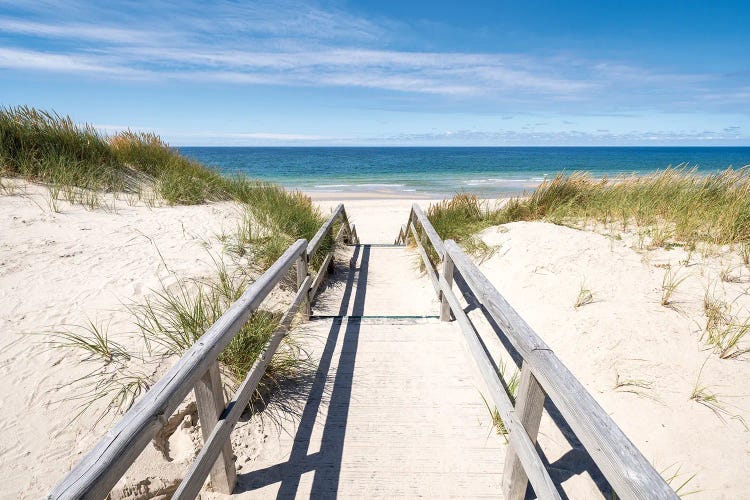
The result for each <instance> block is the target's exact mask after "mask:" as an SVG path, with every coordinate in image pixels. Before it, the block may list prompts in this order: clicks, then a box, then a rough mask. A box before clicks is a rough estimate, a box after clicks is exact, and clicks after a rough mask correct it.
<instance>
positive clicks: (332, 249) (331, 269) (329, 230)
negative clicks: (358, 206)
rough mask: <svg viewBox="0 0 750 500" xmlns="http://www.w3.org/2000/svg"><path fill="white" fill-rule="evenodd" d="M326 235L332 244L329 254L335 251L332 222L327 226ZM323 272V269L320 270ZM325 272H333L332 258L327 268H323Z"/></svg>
mask: <svg viewBox="0 0 750 500" xmlns="http://www.w3.org/2000/svg"><path fill="white" fill-rule="evenodd" d="M328 237H329V238H331V241H332V242H333V246H332V247H331V254H332V255H333V253H334V252H335V251H336V236H335V235H334V234H333V224H331V227H329V228H328ZM320 271H321V272H323V269H321V270H320ZM325 272H326V273H332V272H333V259H331V261H330V262H329V263H328V269H326V270H325Z"/></svg>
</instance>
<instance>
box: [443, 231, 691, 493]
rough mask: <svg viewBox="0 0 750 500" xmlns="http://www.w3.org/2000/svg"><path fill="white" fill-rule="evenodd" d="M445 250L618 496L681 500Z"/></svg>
mask: <svg viewBox="0 0 750 500" xmlns="http://www.w3.org/2000/svg"><path fill="white" fill-rule="evenodd" d="M445 249H446V252H447V253H448V254H449V255H450V256H451V258H452V259H453V262H454V264H455V266H456V269H457V270H458V271H459V272H460V273H461V276H463V278H464V280H465V281H466V283H467V284H468V285H469V288H470V289H471V291H472V293H473V294H474V295H475V296H476V298H477V299H478V300H479V301H480V302H481V303H482V304H483V305H484V306H485V308H486V309H487V311H488V312H489V314H490V315H491V316H492V318H493V319H494V321H496V322H497V324H498V325H499V326H500V328H501V329H502V333H503V334H505V336H507V338H508V340H509V341H510V342H511V343H512V344H513V346H514V347H515V349H516V350H517V351H518V352H519V354H520V355H521V356H522V357H523V359H524V363H525V364H528V366H529V369H530V370H531V372H532V373H533V374H534V377H535V378H536V379H537V381H538V382H539V383H540V384H541V386H542V388H543V389H544V391H545V392H546V393H547V396H549V398H550V399H551V400H552V401H553V402H554V404H555V406H556V407H557V409H558V410H559V411H560V413H561V414H562V416H563V417H564V418H565V421H566V422H567V423H568V425H569V426H570V428H571V429H572V430H573V431H574V432H575V434H576V436H577V437H578V439H579V440H580V441H581V443H582V444H583V446H584V447H585V448H586V450H587V451H588V452H589V454H590V455H591V458H592V459H593V461H594V462H595V463H596V465H597V466H598V467H599V469H600V470H601V472H602V474H603V475H604V477H606V478H607V481H609V483H610V485H611V486H612V488H613V489H614V491H615V492H616V493H617V495H618V496H619V497H620V498H622V499H630V498H638V499H640V498H643V499H647V498H672V499H676V498H678V497H677V494H676V493H675V492H674V491H673V490H672V488H670V487H669V485H668V484H667V483H666V481H665V480H664V479H663V478H662V477H661V475H660V474H659V473H658V472H657V471H656V470H655V469H654V468H653V467H652V466H651V463H650V462H649V461H648V460H647V459H646V458H645V457H644V456H643V455H642V454H641V452H640V451H639V450H638V448H636V447H635V445H634V444H633V443H632V442H631V441H630V440H629V439H628V438H627V436H625V434H624V433H623V432H622V430H621V429H620V428H619V427H618V426H617V424H615V422H614V421H613V420H612V419H611V418H610V416H609V415H608V414H607V413H606V412H605V411H604V410H603V409H602V407H601V406H599V404H598V403H597V402H596V400H594V398H593V397H592V396H591V394H589V393H588V391H587V390H586V389H585V388H584V387H583V385H581V383H580V382H579V381H578V380H577V379H576V378H575V377H574V376H573V374H572V373H571V372H570V370H568V368H567V367H566V366H565V365H564V364H563V363H562V361H560V359H559V358H558V357H557V356H556V355H555V354H554V353H553V352H552V350H551V349H550V348H549V347H548V346H547V344H545V343H544V341H543V340H542V339H541V338H539V336H538V335H537V334H536V332H534V331H533V330H532V329H531V327H530V326H529V325H528V324H527V323H526V321H524V320H523V318H521V316H520V315H519V314H518V313H517V312H516V311H515V309H513V308H512V307H511V306H510V304H508V302H507V301H506V300H505V298H503V296H502V295H500V293H499V292H498V291H497V289H495V287H494V286H493V285H492V283H490V281H489V280H488V279H487V278H486V277H485V276H484V275H483V274H482V273H481V271H480V270H479V269H478V268H477V267H476V266H475V265H474V263H473V262H472V261H471V260H470V259H469V258H468V257H467V256H466V254H465V253H464V252H463V251H462V250H461V249H460V248H459V246H458V245H457V244H456V242H454V241H452V240H448V241H446V242H445ZM496 333H498V332H496ZM498 334H499V333H498ZM527 472H528V471H527Z"/></svg>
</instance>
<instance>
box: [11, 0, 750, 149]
mask: <svg viewBox="0 0 750 500" xmlns="http://www.w3.org/2000/svg"><path fill="white" fill-rule="evenodd" d="M105 4H106V5H105ZM748 25H750V3H749V2H745V1H716V2H709V1H703V2H694V1H689V0H682V1H650V2H646V1H643V2H642V1H638V0H633V1H623V2H607V1H598V2H594V1H592V2H575V3H574V2H563V1H558V2H553V1H524V2H521V1H518V0H515V1H494V2H489V1H487V2H471V1H463V2H456V1H447V2H441V1H433V2H416V1H413V2H412V1H403V0H402V1H387V0H382V1H372V2H365V1H351V2H345V1H334V2H320V3H310V2H300V1H297V0H281V1H273V2H216V3H212V4H211V5H207V4H206V3H204V2H190V1H187V2H177V1H173V2H135V1H134V2H79V1H76V0H69V1H66V2H60V3H59V4H58V2H48V1H45V0H37V1H31V2H25V1H13V2H6V1H4V0H0V104H2V105H6V106H8V105H19V104H26V105H32V106H37V107H41V108H46V109H54V110H55V111H57V112H59V113H61V114H68V115H70V116H71V117H72V118H73V119H74V120H76V121H79V122H89V123H93V124H94V125H96V126H97V127H99V128H101V129H102V130H103V131H105V132H111V131H114V130H117V129H122V128H126V127H130V128H132V129H139V130H140V129H142V130H150V131H156V132H158V133H160V134H161V135H162V136H163V137H164V138H165V139H166V140H168V141H169V142H170V143H171V144H174V145H270V146H273V145H280V146H281V145H284V146H288V145H373V146H376V145H377V146H390V145H393V146H401V145H424V146H433V145H434V146H440V145H450V146H461V145H464V146H473V145H497V146H512V145H750V55H748V52H749V51H750V30H748V28H747V27H748Z"/></svg>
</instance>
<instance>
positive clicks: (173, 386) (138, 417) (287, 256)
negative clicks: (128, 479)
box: [48, 239, 307, 498]
mask: <svg viewBox="0 0 750 500" xmlns="http://www.w3.org/2000/svg"><path fill="white" fill-rule="evenodd" d="M306 249H307V242H306V241H305V240H302V239H300V240H297V242H295V243H294V244H292V245H291V246H290V247H289V248H288V249H287V251H286V252H284V254H283V255H282V256H281V257H279V259H278V260H277V261H276V262H275V263H274V264H273V265H271V267H270V268H269V269H268V270H267V271H266V272H265V273H263V274H262V275H261V276H260V277H259V278H258V279H257V280H256V281H255V282H254V283H252V284H251V285H250V286H249V287H248V289H247V290H246V291H245V293H243V294H242V296H241V297H240V298H239V299H238V300H237V301H235V302H234V303H233V304H232V305H231V306H230V307H229V309H228V310H227V311H226V312H225V313H224V314H223V315H222V316H221V317H220V318H219V319H218V320H217V321H216V323H214V324H213V325H212V326H211V327H210V328H209V329H208V330H207V331H206V333H204V334H203V336H201V337H200V338H199V339H198V340H197V341H196V342H195V344H193V346H192V347H191V348H190V349H188V351H187V352H186V353H185V354H184V355H183V356H182V357H181V358H180V359H179V361H177V363H176V364H175V365H174V366H173V367H172V368H171V369H170V370H169V371H168V372H167V373H166V374H165V375H164V376H163V377H162V378H161V379H160V380H159V381H158V382H157V383H156V384H155V385H154V386H153V387H152V388H151V390H149V391H148V392H147V393H146V394H145V395H144V396H143V398H142V399H141V400H140V401H138V402H137V403H136V404H135V405H133V407H132V408H131V409H130V410H129V411H128V412H127V413H126V414H125V416H123V418H122V419H121V420H120V421H119V422H118V423H117V424H116V425H115V426H114V428H113V429H111V430H110V431H109V432H108V433H107V434H106V435H105V436H104V437H103V438H102V439H101V440H100V441H99V442H98V443H97V444H96V446H94V448H93V449H92V450H91V451H89V452H88V453H87V454H86V455H85V456H84V458H83V459H82V460H81V461H80V462H78V464H76V465H75V467H73V469H72V470H71V471H70V472H69V473H68V475H67V476H66V477H65V478H64V479H63V480H62V481H61V482H60V483H59V484H57V485H56V486H55V487H54V488H53V489H52V491H51V492H50V493H49V495H48V497H49V498H104V497H106V496H107V494H108V493H109V491H110V490H111V489H112V487H113V486H114V485H115V483H116V482H117V481H118V480H119V479H120V477H122V475H123V474H124V473H125V471H126V470H127V469H128V467H130V465H131V464H132V463H133V462H134V461H135V459H136V458H137V457H138V455H140V454H141V452H142V451H143V449H144V448H145V447H146V446H147V445H148V443H149V442H150V441H151V439H152V438H153V437H154V435H155V433H156V431H158V430H159V429H160V428H161V427H162V426H163V425H164V423H166V421H167V419H168V418H169V416H170V415H172V413H173V412H174V410H175V409H176V408H177V407H178V406H179V404H180V403H181V402H182V400H183V399H185V396H187V394H188V393H189V392H190V391H191V390H192V389H193V387H194V386H195V384H196V383H197V382H198V379H199V378H200V377H201V376H202V375H203V374H204V373H206V370H208V368H209V366H210V365H211V364H212V363H214V362H215V361H216V359H217V357H218V356H219V354H221V352H222V351H223V350H224V348H225V347H226V346H227V345H228V344H229V342H230V341H231V340H232V338H233V337H234V336H235V335H236V333H237V332H238V331H239V330H240V328H242V326H243V325H244V324H245V323H246V322H247V320H248V318H249V317H250V315H251V314H252V313H253V311H255V310H256V309H257V308H258V306H259V305H260V304H261V302H262V301H263V299H265V298H266V296H267V295H268V294H269V293H270V291H271V290H272V289H273V288H274V286H276V284H277V283H278V282H279V281H280V280H281V279H282V278H283V277H284V276H285V275H286V273H287V271H288V270H289V269H290V267H291V266H292V265H294V263H295V262H296V260H297V258H298V257H299V256H300V255H302V254H303V253H304V252H305V251H306Z"/></svg>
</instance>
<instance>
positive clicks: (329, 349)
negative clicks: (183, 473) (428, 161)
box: [235, 244, 505, 498]
mask: <svg viewBox="0 0 750 500" xmlns="http://www.w3.org/2000/svg"><path fill="white" fill-rule="evenodd" d="M337 261H338V262H339V264H338V265H337V266H336V269H335V272H334V274H333V276H332V279H331V280H330V281H329V282H328V286H327V288H326V290H324V291H323V293H322V294H321V296H320V298H319V299H318V300H317V302H316V303H315V304H314V306H313V310H312V314H313V317H312V321H310V322H309V323H307V324H305V325H303V326H302V327H301V328H302V330H303V331H302V332H300V333H301V334H303V335H304V336H308V337H309V338H311V339H313V340H312V341H311V344H313V345H315V346H316V352H315V354H314V357H315V359H316V360H318V359H319V363H318V365H317V372H316V374H315V376H314V378H313V381H312V383H311V385H310V390H309V393H308V394H307V395H306V398H303V401H304V402H303V405H302V408H301V417H300V418H299V419H295V420H294V422H289V423H288V424H287V427H286V428H285V429H284V430H285V431H286V432H281V433H279V437H278V439H272V440H269V441H267V442H266V444H265V445H264V447H263V448H262V449H261V450H260V456H259V457H258V459H257V460H256V461H255V462H254V463H253V464H252V469H251V470H249V471H247V472H245V471H240V474H239V478H238V484H237V489H236V490H235V493H237V492H245V494H248V495H251V496H256V495H258V496H261V497H270V496H277V495H278V497H279V498H289V497H294V496H298V497H308V496H309V497H311V498H328V497H332V496H334V495H338V496H340V497H342V498H346V497H355V496H362V495H367V496H378V497H397V496H406V497H418V496H426V497H435V496H451V497H483V496H493V497H495V498H497V496H498V495H499V494H500V491H501V488H500V486H501V473H502V467H503V456H504V454H505V453H504V450H503V448H504V445H503V440H502V439H501V438H500V437H499V436H497V435H496V434H495V432H494V430H493V429H492V426H491V419H490V417H489V413H488V411H487V408H486V406H485V404H484V402H483V400H482V396H481V392H482V389H483V386H482V381H481V380H480V378H479V376H478V375H476V374H475V370H474V368H473V366H472V363H471V360H470V359H469V357H468V355H467V353H466V351H465V348H464V346H463V345H462V340H461V335H460V333H459V332H458V329H457V328H456V327H455V325H454V324H452V323H441V322H440V321H439V319H438V317H437V316H435V314H436V313H437V311H438V308H439V306H438V302H437V300H436V299H435V295H434V292H433V290H432V288H431V287H430V283H429V281H428V280H427V279H426V278H425V277H424V276H420V273H419V270H418V268H417V260H416V254H415V253H412V251H410V250H408V249H407V248H405V247H403V246H398V247H397V246H384V245H368V244H364V245H359V246H356V247H348V248H347V249H345V250H344V253H342V255H339V256H338V258H337ZM298 335H299V334H298ZM305 399H306V400H305Z"/></svg>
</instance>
